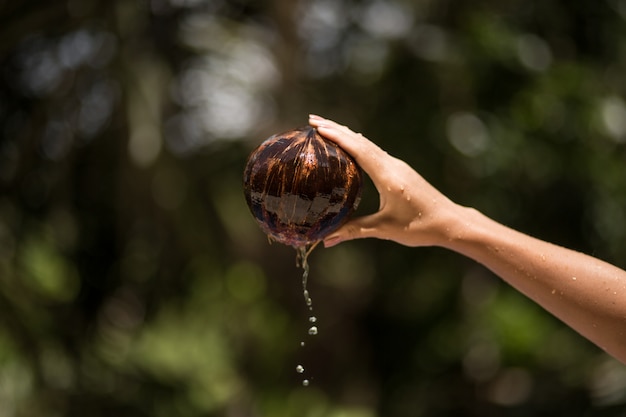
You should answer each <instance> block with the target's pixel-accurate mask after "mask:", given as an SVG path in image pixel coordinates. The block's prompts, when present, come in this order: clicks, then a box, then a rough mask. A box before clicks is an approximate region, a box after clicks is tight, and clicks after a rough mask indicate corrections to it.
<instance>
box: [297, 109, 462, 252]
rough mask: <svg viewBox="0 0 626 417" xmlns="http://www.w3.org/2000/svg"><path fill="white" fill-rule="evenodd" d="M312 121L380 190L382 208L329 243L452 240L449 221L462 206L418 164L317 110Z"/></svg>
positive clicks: (357, 220)
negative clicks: (371, 239) (423, 173)
mask: <svg viewBox="0 0 626 417" xmlns="http://www.w3.org/2000/svg"><path fill="white" fill-rule="evenodd" d="M309 123H310V124H311V126H314V127H315V128H317V130H318V131H319V133H320V134H321V135H322V136H324V137H325V138H327V139H329V140H332V141H333V142H335V143H337V144H338V145H339V146H341V147H342V148H343V149H344V150H345V151H346V152H348V153H349V154H350V155H352V156H353V157H354V158H355V159H356V161H357V163H358V164H359V165H360V166H361V168H363V170H364V171H365V172H366V173H367V174H368V175H369V177H370V178H371V179H372V181H373V182H374V186H375V187H376V189H377V190H378V193H379V194H380V207H379V209H378V211H377V212H376V213H374V214H371V215H368V216H364V217H359V218H355V219H352V220H350V221H349V222H348V223H346V224H345V225H344V226H342V227H341V228H340V229H338V230H337V231H335V232H334V233H332V234H330V235H329V236H327V237H326V238H325V239H324V245H325V246H326V247H330V246H334V245H336V244H338V243H340V242H343V241H345V240H350V239H359V238H366V237H374V238H379V239H387V240H393V241H395V242H398V243H400V244H403V245H406V246H429V245H441V244H442V243H443V242H444V241H445V240H446V239H447V238H446V236H445V235H446V232H447V231H449V230H448V229H446V227H445V224H447V220H448V219H450V216H452V215H453V213H454V212H455V211H456V209H457V206H456V205H455V204H454V203H452V202H451V201H450V200H449V199H448V198H446V197H445V196H444V195H443V194H441V193H440V192H439V191H438V190H436V189H435V188H434V187H433V186H431V185H430V184H429V183H428V182H427V181H426V180H424V179H423V178H422V177H421V176H420V175H419V174H418V173H417V172H416V171H415V170H414V169H413V168H411V167H410V166H409V165H407V164H406V163H405V162H403V161H401V160H399V159H397V158H394V157H392V156H391V155H389V154H388V153H387V152H385V151H383V150H382V149H381V148H379V147H378V146H377V145H376V144H374V143H373V142H371V141H369V140H368V139H367V138H365V137H364V136H363V135H361V134H359V133H355V132H353V131H352V130H350V129H349V128H347V127H346V126H342V125H339V124H337V123H335V122H333V121H331V120H328V119H324V118H322V117H319V116H315V115H311V116H309Z"/></svg>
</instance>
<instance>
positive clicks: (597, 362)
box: [0, 0, 626, 417]
mask: <svg viewBox="0 0 626 417" xmlns="http://www.w3.org/2000/svg"><path fill="white" fill-rule="evenodd" d="M625 18H626V2H625V1H624V0H607V1H605V0H600V1H598V0H579V1H564V0H562V1H548V2H546V1H527V0H518V1H515V0H508V1H499V0H498V1H496V0H482V1H468V0H466V1H452V0H449V1H445V0H443V1H428V0H423V1H408V0H406V1H402V0H369V1H357V0H309V1H304V0H301V1H292V0H266V1H252V0H208V1H207V0H151V1H147V0H146V1H131V0H117V1H108V0H107V1H104V0H67V1H33V0H23V1H13V2H9V1H6V0H5V1H0V416H168V417H171V416H228V417H244V416H272V417H281V416H285V417H287V416H298V417H317V416H331V417H374V416H382V417H401V416H402V417H404V416H429V417H431V416H529V415H532V416H561V415H563V416H625V415H626V411H624V410H625V409H626V368H625V367H624V366H623V365H620V364H619V363H617V362H616V361H615V360H613V359H611V358H610V357H608V356H607V355H606V354H604V353H603V352H602V351H600V350H599V349H598V348H596V347H595V346H593V345H591V344H590V343H589V342H587V341H586V340H585V339H583V338H582V337H580V336H579V335H577V334H576V333H575V332H573V331H572V330H570V329H569V328H567V327H565V326H564V325H562V324H561V323H560V322H558V321H557V320H555V319H554V318H553V317H552V316H550V315H549V314H548V313H546V312H544V311H543V310H541V309H540V308H538V307H537V306H535V305H534V304H533V303H532V302H530V301H528V300H527V299H525V298H524V297H523V296H521V295H520V294H518V293H516V292H515V291H513V290H512V289H511V288H509V287H508V286H507V285H506V284H503V283H502V282H501V281H500V280H499V279H498V278H497V277H494V276H493V275H492V274H491V273H489V272H488V271H486V270H485V269H484V268H483V267H481V266H479V265H476V264H475V263H474V262H471V261H469V260H468V259H466V258H464V257H462V256H460V255H457V254H454V253H451V252H447V251H445V250H443V249H438V248H421V249H414V248H405V247H401V246H399V245H396V244H393V243H391V242H384V241H375V240H362V241H354V242H347V243H343V244H341V245H339V246H337V247H335V248H332V249H322V248H318V249H316V250H315V251H314V252H313V253H312V255H311V257H310V259H309V261H310V263H311V275H310V279H309V283H310V286H309V289H310V292H311V295H312V297H313V302H314V306H315V314H316V316H317V317H318V323H317V324H318V328H319V334H318V335H317V336H315V337H310V336H307V335H306V329H307V328H308V326H309V323H308V321H307V316H308V312H307V310H306V308H305V305H304V301H303V299H302V290H301V286H300V285H301V283H300V278H301V270H300V269H298V268H297V267H296V265H295V252H294V250H293V249H291V248H288V247H284V246H281V245H277V244H274V245H269V244H268V242H267V240H266V238H265V236H264V235H263V234H262V233H261V231H260V229H259V228H258V227H257V225H256V224H255V223H254V221H253V219H252V216H251V215H250V214H249V212H248V209H247V207H246V205H245V201H244V199H243V190H242V184H241V175H242V171H243V166H244V163H245V159H246V157H247V155H248V154H249V152H250V151H251V150H252V149H253V148H254V147H255V146H256V145H258V144H259V143H260V142H261V141H262V140H263V139H265V138H266V137H268V136H270V135H271V134H273V133H276V132H280V131H283V130H287V129H290V128H293V127H296V126H300V125H303V124H305V123H306V121H307V114H308V113H310V112H311V113H318V114H321V115H324V116H327V117H330V118H333V119H335V120H337V121H339V122H341V123H343V124H347V125H348V126H350V127H352V128H353V129H354V130H355V131H358V132H363V133H364V134H365V135H366V136H368V137H369V138H371V139H372V140H374V141H375V142H377V143H378V144H380V145H381V146H382V147H383V148H385V149H386V150H388V151H389V152H390V153H391V154H393V155H396V156H398V157H400V158H402V159H404V160H406V161H407V162H408V163H410V164H411V165H412V166H414V167H415V168H416V169H417V170H418V171H419V172H420V173H421V174H422V175H423V176H425V177H426V178H427V179H428V180H429V181H431V182H432V183H433V184H434V185H435V186H437V187H438V188H439V189H441V190H442V191H443V192H444V193H446V194H447V195H448V196H450V197H451V198H452V199H453V200H455V201H457V202H459V203H461V204H464V205H468V206H473V207H476V208H478V209H479V210H481V211H483V212H484V213H486V214H487V215H489V216H491V217H493V218H495V219H497V220H498V221H501V222H503V223H505V224H508V225H510V226H512V227H515V228H517V229H520V230H522V231H524V232H527V233H529V234H532V235H534V236H537V237H539V238H543V239H547V240H550V241H553V242H555V243H558V244H561V245H565V246H567V247H570V248H573V249H577V250H580V251H584V252H586V253H590V254H593V255H595V256H597V257H599V258H601V259H604V260H607V261H609V262H612V263H615V264H616V265H618V266H620V267H626V263H625V261H624V259H626V257H625V255H626V252H625V249H624V243H625V242H626V214H625V213H626V172H625V169H624V164H625V162H626V103H625V101H624V93H625V92H626V77H624V74H625V73H626V25H625ZM377 204H378V201H377V195H376V193H375V191H374V189H373V187H372V186H371V183H367V184H366V188H365V191H364V198H363V202H362V204H361V207H360V208H359V213H368V212H371V211H374V210H375V209H376V208H377ZM302 340H306V343H307V345H306V347H305V348H301V347H300V341H302ZM297 364H303V365H304V366H305V368H306V373H305V375H304V376H306V377H308V378H310V379H311V385H310V386H309V387H307V388H304V387H302V386H301V380H302V378H303V376H302V375H299V374H297V373H296V372H295V367H296V365H297Z"/></svg>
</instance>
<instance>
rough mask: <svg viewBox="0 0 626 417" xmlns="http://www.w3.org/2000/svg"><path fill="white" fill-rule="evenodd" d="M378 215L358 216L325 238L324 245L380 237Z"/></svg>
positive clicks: (328, 245)
mask: <svg viewBox="0 0 626 417" xmlns="http://www.w3.org/2000/svg"><path fill="white" fill-rule="evenodd" d="M377 217H378V216H377V215H376V214H372V215H369V216H363V217H357V218H355V219H352V220H350V221H349V222H348V223H346V224H344V225H343V226H341V227H340V228H339V229H337V230H336V231H335V232H333V233H331V234H330V235H328V236H326V237H325V238H324V247H326V248H330V247H332V246H335V245H338V244H339V243H341V242H345V241H347V240H352V239H363V238H368V237H378V228H377V224H378V223H379V222H378V220H377Z"/></svg>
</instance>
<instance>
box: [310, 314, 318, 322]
mask: <svg viewBox="0 0 626 417" xmlns="http://www.w3.org/2000/svg"><path fill="white" fill-rule="evenodd" d="M309 321H310V322H311V323H315V322H316V321H317V317H315V316H311V317H309Z"/></svg>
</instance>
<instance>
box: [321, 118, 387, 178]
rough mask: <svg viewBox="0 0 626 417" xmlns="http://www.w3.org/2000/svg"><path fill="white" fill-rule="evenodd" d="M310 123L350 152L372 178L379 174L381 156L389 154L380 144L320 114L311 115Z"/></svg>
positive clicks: (327, 137)
mask: <svg viewBox="0 0 626 417" xmlns="http://www.w3.org/2000/svg"><path fill="white" fill-rule="evenodd" d="M309 124H310V125H311V126H313V127H315V128H316V129H317V130H318V132H319V133H320V134H321V135H322V136H324V137H325V138H326V139H330V140H331V141H333V142H335V143H336V144H337V145H339V146H340V147H341V148H342V149H343V150H345V151H346V152H348V153H349V154H350V155H351V156H352V157H353V158H354V159H355V160H356V162H357V163H358V164H359V165H360V166H361V168H363V170H364V171H365V172H367V173H368V174H369V176H370V177H372V179H374V177H376V176H377V173H378V171H379V170H380V167H381V163H382V161H381V158H384V157H386V156H388V155H387V152H385V151H384V150H382V149H381V148H380V147H379V146H378V145H376V144H375V143H374V142H372V141H370V140H369V139H367V138H366V137H365V136H363V135H362V134H360V133H355V132H353V131H352V130H350V128H348V127H347V126H343V125H340V124H338V123H336V122H334V121H332V120H329V119H324V118H322V117H320V116H315V115H310V116H309Z"/></svg>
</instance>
